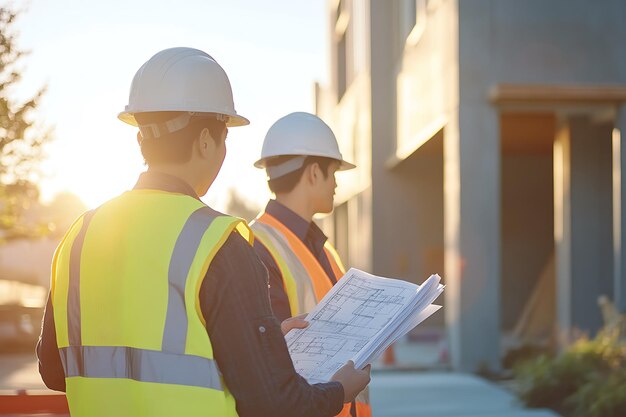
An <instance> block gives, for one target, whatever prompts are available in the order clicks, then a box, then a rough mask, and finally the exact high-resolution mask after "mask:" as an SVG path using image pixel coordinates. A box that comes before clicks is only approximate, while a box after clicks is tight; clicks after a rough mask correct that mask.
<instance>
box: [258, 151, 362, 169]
mask: <svg viewBox="0 0 626 417" xmlns="http://www.w3.org/2000/svg"><path fill="white" fill-rule="evenodd" d="M275 156H321V157H323V158H328V159H334V160H335V161H338V162H339V163H340V165H339V169H338V171H348V170H350V169H354V168H356V165H354V164H352V163H350V162H348V161H344V160H343V159H335V158H330V157H329V156H328V155H313V154H310V155H275ZM275 156H272V158H274V157H275ZM268 159H269V158H261V159H259V160H258V161H256V162H255V163H254V166H255V167H256V168H259V169H265V168H266V162H267V160H268Z"/></svg>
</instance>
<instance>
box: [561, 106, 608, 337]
mask: <svg viewBox="0 0 626 417" xmlns="http://www.w3.org/2000/svg"><path fill="white" fill-rule="evenodd" d="M611 130H612V126H610V125H609V124H606V123H602V124H600V123H594V122H592V121H591V119H590V118H589V117H587V116H573V117H570V118H568V119H567V120H566V121H564V122H562V123H561V126H560V128H559V131H558V132H557V138H556V142H555V150H554V158H555V160H554V169H555V172H554V174H555V175H554V178H555V219H554V220H555V222H554V223H555V246H556V254H557V259H556V266H557V268H556V273H557V280H556V282H557V302H558V306H557V321H558V325H559V331H560V335H561V337H562V339H561V341H562V342H567V340H568V338H569V333H570V331H572V330H573V329H578V330H582V331H585V332H590V333H592V334H593V333H595V332H596V331H597V330H598V329H599V328H600V327H601V325H602V315H601V312H600V308H599V306H598V297H599V296H601V295H606V296H608V297H610V298H612V297H613V251H612V240H613V239H612V234H613V233H612V227H613V221H612V211H613V207H612V185H611V184H612V180H611V175H612V167H611V158H612V145H611Z"/></svg>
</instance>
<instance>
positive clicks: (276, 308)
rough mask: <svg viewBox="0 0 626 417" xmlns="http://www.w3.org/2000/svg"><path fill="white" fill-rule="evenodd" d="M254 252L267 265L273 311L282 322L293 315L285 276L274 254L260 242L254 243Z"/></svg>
mask: <svg viewBox="0 0 626 417" xmlns="http://www.w3.org/2000/svg"><path fill="white" fill-rule="evenodd" d="M254 251H255V252H256V254H257V255H258V256H259V258H260V259H261V261H262V262H263V265H265V268H267V272H268V274H269V290H270V303H271V305H272V311H273V312H274V316H275V317H276V318H277V319H278V321H279V322H282V321H283V320H285V319H288V318H289V317H291V316H292V315H293V314H292V312H291V307H290V306H289V297H288V296H287V292H286V291H285V284H284V283H283V274H282V273H281V272H280V269H279V268H278V265H276V261H275V260H274V257H273V256H272V254H271V253H270V252H269V250H267V248H266V247H265V245H264V244H262V243H261V242H259V241H258V240H255V241H254Z"/></svg>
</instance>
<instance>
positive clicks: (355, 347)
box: [285, 268, 444, 384]
mask: <svg viewBox="0 0 626 417" xmlns="http://www.w3.org/2000/svg"><path fill="white" fill-rule="evenodd" d="M440 280H441V278H440V277H439V275H431V276H430V277H429V278H428V279H427V280H426V281H424V283H423V284H422V285H415V284H412V283H410V282H406V281H400V280H396V279H390V278H382V277H377V276H375V275H371V274H368V273H366V272H363V271H360V270H358V269H354V268H352V269H350V270H349V271H348V272H347V273H346V274H345V275H344V277H343V278H342V279H340V280H339V281H338V282H337V284H335V286H334V287H333V288H332V289H331V290H330V291H329V292H328V294H326V296H325V297H324V298H323V299H322V301H320V302H319V304H318V305H317V306H316V307H315V309H314V310H313V311H311V312H310V313H309V314H308V315H307V317H306V320H307V321H308V322H309V323H310V324H309V326H308V327H307V328H305V329H294V330H292V331H290V332H289V333H288V334H287V336H286V337H285V339H286V340H287V346H288V347H289V353H290V354H291V359H292V360H293V364H294V366H295V368H296V372H298V373H299V374H300V375H302V376H303V377H304V378H306V380H307V381H308V382H309V383H310V384H315V383H319V382H327V381H328V380H330V378H331V377H332V376H333V374H334V373H335V372H337V370H338V369H339V368H341V367H342V366H343V365H345V363H346V362H347V361H348V360H352V361H354V365H355V367H356V368H359V369H360V368H363V367H364V366H365V365H367V364H368V363H371V362H372V361H373V360H374V359H376V357H378V356H379V355H380V354H381V353H382V352H383V351H384V350H385V349H386V348H388V347H389V346H390V345H391V344H392V343H393V342H395V341H396V340H398V338H400V337H401V336H404V335H405V334H406V333H408V332H409V331H410V330H411V329H412V328H414V327H415V326H417V325H418V324H420V323H421V322H422V321H424V320H426V319H427V318H428V317H429V316H430V315H431V314H433V313H434V312H435V311H437V310H439V309H440V308H441V306H437V305H433V304H432V302H433V301H435V299H436V298H437V297H438V296H439V294H441V293H442V292H443V288H444V287H443V285H441V284H440V283H439V281H440Z"/></svg>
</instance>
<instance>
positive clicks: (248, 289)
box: [37, 171, 344, 417]
mask: <svg viewBox="0 0 626 417" xmlns="http://www.w3.org/2000/svg"><path fill="white" fill-rule="evenodd" d="M135 188H136V189H159V190H163V191H167V192H173V193H180V194H187V195H190V196H192V197H194V198H198V197H197V195H196V194H195V192H194V191H193V190H192V189H191V187H189V185H187V184H186V183H184V182H182V181H181V180H179V179H177V178H175V177H171V176H168V175H165V174H159V173H155V172H151V171H148V172H147V173H144V174H142V175H141V177H140V178H139V181H138V183H137V185H136V186H135ZM200 303H201V309H202V314H203V316H204V318H205V320H206V328H207V332H208V334H209V337H210V338H211V344H212V347H213V353H214V357H215V360H216V361H217V364H218V366H219V368H220V370H221V372H222V374H223V376H224V381H225V383H226V385H227V386H228V388H229V390H230V391H231V393H232V394H233V396H234V397H235V399H236V402H237V412H238V413H239V415H240V416H242V417H245V416H311V417H313V416H334V415H335V414H337V413H338V412H339V411H340V410H341V408H342V406H343V404H342V403H343V396H344V392H343V387H342V386H341V384H340V383H338V382H329V383H326V384H316V385H313V386H311V385H309V384H308V383H307V382H306V380H304V378H302V377H301V376H300V375H298V374H297V373H296V372H295V370H294V367H293V364H292V362H291V358H290V357H289V352H288V350H287V346H286V344H285V339H284V337H283V335H282V333H281V330H280V324H279V322H278V321H277V320H276V318H275V317H274V316H273V314H272V310H271V307H270V303H269V298H268V277H267V271H266V269H265V267H264V266H263V264H262V263H261V261H260V260H259V258H258V257H257V256H256V254H255V252H254V250H253V248H252V247H251V246H250V245H249V244H248V243H247V242H246V241H245V240H244V238H243V237H241V236H240V235H239V234H237V233H236V232H233V234H231V236H230V237H229V238H228V239H227V240H226V242H225V243H224V245H223V246H222V248H220V250H219V251H218V252H217V254H216V255H215V258H214V259H213V261H212V262H211V265H210V266H209V269H208V271H207V274H206V277H205V279H204V281H203V282H202V286H201V289H200ZM37 355H38V358H39V372H40V374H41V376H42V378H43V380H44V382H45V383H46V385H47V386H48V387H49V388H51V389H54V390H58V391H65V375H64V373H63V367H62V365H61V359H60V356H59V351H58V347H57V342H56V334H55V328H54V316H53V312H52V304H51V302H50V299H48V303H47V306H46V311H45V313H44V320H43V325H42V333H41V337H40V340H39V343H38V345H37Z"/></svg>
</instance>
